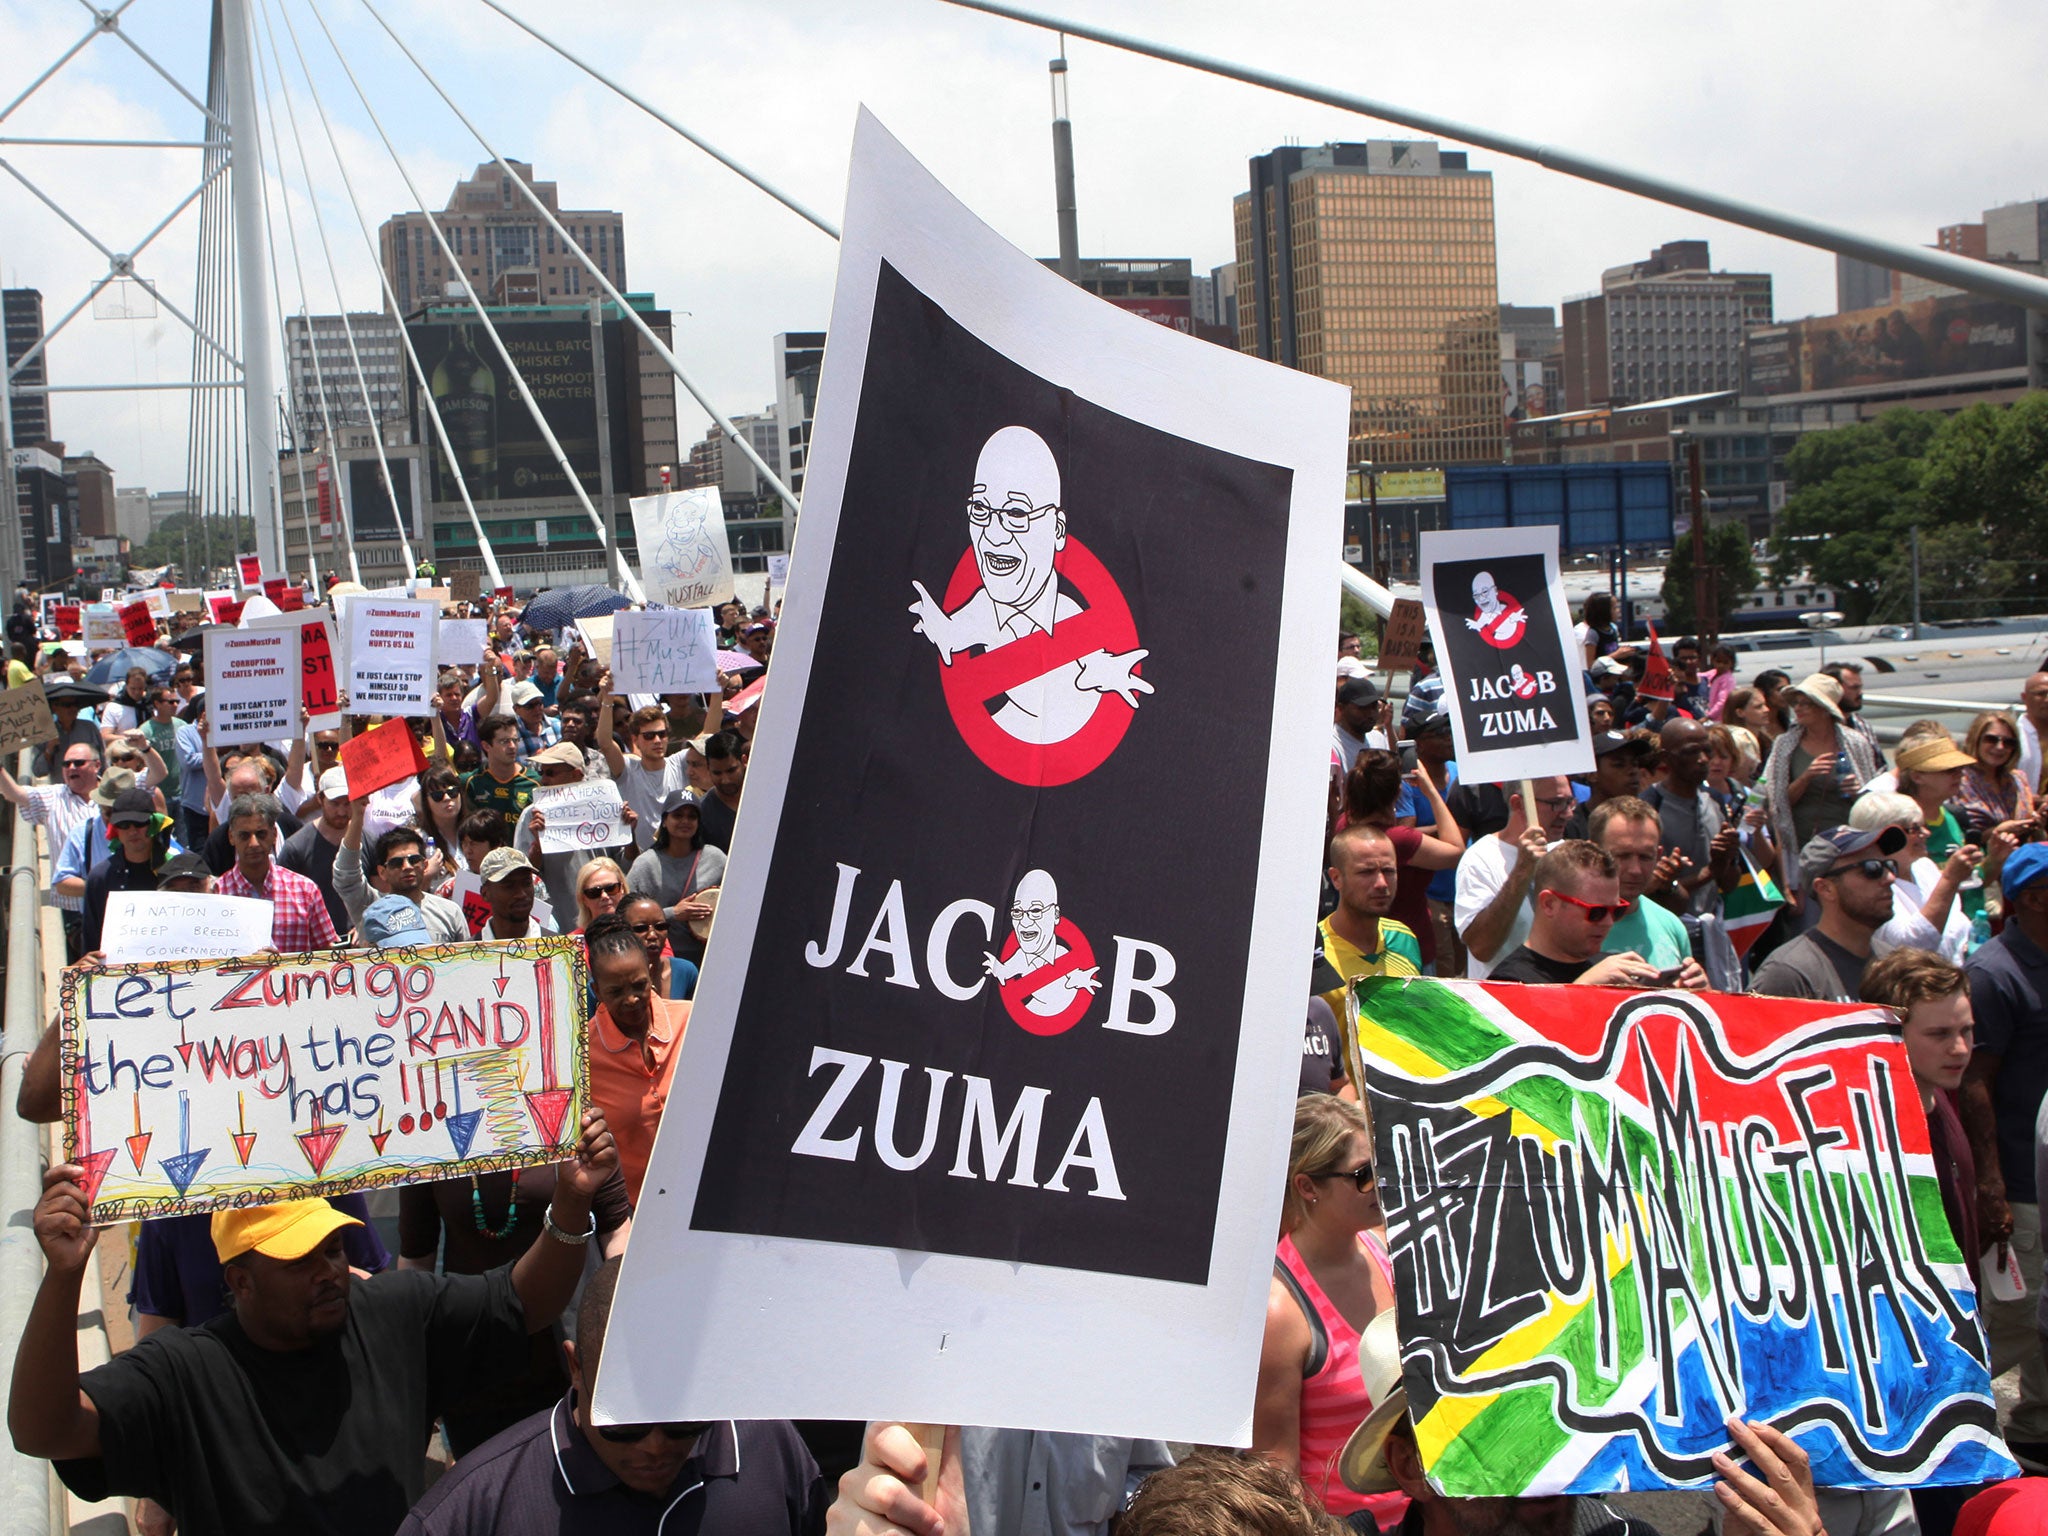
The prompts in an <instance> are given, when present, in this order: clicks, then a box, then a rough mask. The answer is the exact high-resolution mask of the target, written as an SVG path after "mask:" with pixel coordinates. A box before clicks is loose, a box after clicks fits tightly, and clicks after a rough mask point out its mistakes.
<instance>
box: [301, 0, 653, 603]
mask: <svg viewBox="0 0 2048 1536" xmlns="http://www.w3.org/2000/svg"><path fill="white" fill-rule="evenodd" d="M306 5H307V8H308V9H309V10H311V11H312V13H313V19H314V20H315V21H317V22H318V23H319V24H320V30H321V31H322V32H324V33H325V34H326V35H327V46H328V47H329V48H331V49H333V50H334V57H335V58H336V60H337V61H339V63H340V64H341V68H342V72H343V73H344V74H346V75H347V76H348V82H349V84H350V85H351V86H353V87H354V88H355V93H356V99H357V100H358V101H360V102H361V103H362V104H363V110H364V111H365V112H367V113H368V114H369V117H370V121H371V123H372V124H373V125H375V127H376V129H377V137H378V138H380V139H382V140H383V141H384V148H385V150H386V152H387V153H389V154H390V156H391V161H392V164H394V165H396V166H397V167H398V174H399V175H400V176H402V177H404V178H405V185H406V190H407V191H408V192H410V193H411V194H412V198H413V201H414V202H415V203H416V204H418V206H419V208H420V211H421V212H423V213H426V215H427V227H428V228H429V229H431V230H433V232H434V241H435V243H436V244H437V245H439V246H440V248H441V255H442V258H443V259H444V260H445V261H446V262H447V263H448V266H449V270H450V271H452V272H453V273H454V274H455V276H456V279H457V281H459V282H460V283H461V284H462V291H463V293H464V294H465V295H466V296H467V297H468V299H469V303H470V307H471V308H472V309H474V310H475V311H476V317H477V319H479V320H481V321H482V322H483V327H484V330H485V332H486V333H487V334H488V335H489V336H490V338H491V341H492V343H493V344H494V345H495V346H496V347H497V349H498V355H499V356H500V357H501V358H503V359H504V361H505V368H506V370H507V372H509V373H510V374H511V376H512V384H513V387H514V388H516V389H517V390H518V391H519V398H520V399H521V400H522V401H524V402H525V403H526V409H527V410H528V411H529V412H530V413H531V414H532V416H533V422H534V425H535V426H537V427H539V428H540V434H541V437H542V438H543V439H544V440H545V441H546V443H547V445H548V447H549V449H550V450H551V451H552V452H553V453H554V455H555V462H556V463H557V464H558V465H560V466H561V470H562V474H563V476H564V477H565V478H566V479H567V480H568V482H569V488H570V489H571V490H573V491H574V492H575V493H576V499H577V500H578V501H579V502H581V503H582V504H583V510H584V511H585V512H586V513H587V514H589V517H590V521H591V525H592V526H593V527H595V528H596V529H597V537H598V541H599V543H600V544H601V545H602V546H603V547H604V549H605V550H606V552H607V553H608V554H609V555H610V556H611V558H612V559H613V560H614V561H616V562H617V572H618V575H619V578H620V580H621V581H622V582H623V584H624V586H625V589H626V594H627V595H628V596H629V597H631V598H632V599H633V600H634V601H635V602H642V603H644V602H645V601H647V593H646V591H645V590H644V589H643V588H642V587H641V585H640V578H639V577H638V576H636V575H635V574H634V573H633V567H632V566H631V565H630V564H628V563H627V561H626V558H625V555H624V553H623V552H622V551H620V550H618V549H617V548H616V546H615V545H614V543H613V541H612V540H611V538H610V537H609V536H608V535H607V534H606V532H605V526H604V518H603V516H602V515H601V514H600V513H599V512H598V510H597V508H596V507H595V506H594V505H593V504H592V503H591V500H590V493H589V492H587V491H586V490H584V488H583V478H582V476H580V475H578V474H577V473H576V471H575V470H574V469H573V468H571V467H570V464H569V456H568V454H566V453H564V452H563V451H562V445H561V443H560V441H558V440H557V439H556V437H555V429H554V428H553V427H551V426H549V425H548V420H547V417H546V416H545V415H544V414H543V413H542V411H541V408H540V404H539V402H538V401H536V400H535V399H534V398H533V392H532V391H531V390H529V389H528V388H527V387H526V379H525V376H524V375H522V374H521V373H520V371H519V365H518V364H517V363H515V362H513V361H512V352H511V349H510V348H509V347H507V346H506V345H505V338H504V337H503V336H501V335H499V334H498V328H497V326H496V325H494V324H492V323H491V317H490V315H489V313H488V312H487V310H486V308H485V305H484V301H483V300H482V298H480V297H479V296H478V294H477V291H476V285H475V284H473V283H472V282H470V280H469V273H468V272H467V271H466V270H465V269H464V267H463V265H462V258H461V257H459V256H457V255H456V254H455V250H454V248H453V247H452V246H450V245H449V243H448V236H447V233H446V232H445V231H444V230H443V229H442V228H441V221H440V220H439V219H436V218H435V217H434V216H433V214H432V213H431V212H429V211H428V210H427V203H426V199H425V198H423V197H421V196H420V189H419V187H418V185H417V184H416V183H415V182H414V181H413V179H412V173H411V172H410V171H408V170H407V169H406V168H405V162H404V161H403V160H402V159H400V158H399V154H398V150H397V148H396V146H394V145H393V144H392V142H391V136H390V135H389V134H387V133H386V132H385V131H384V122H383V119H381V118H379V117H378V116H377V109H376V108H375V107H373V106H371V105H370V98H369V96H368V94H366V93H365V92H364V90H363V85H362V82H361V81H360V80H358V79H357V78H356V72H355V70H354V68H353V67H351V65H350V64H349V62H348V56H347V55H346V54H344V53H343V52H342V51H341V43H340V41H339V40H338V39H337V38H336V37H335V35H334V30H333V29H332V28H331V27H329V26H328V25H327V18H326V17H325V16H323V15H321V14H320V6H319V4H318V0H306ZM371 14H372V15H375V14H376V13H375V12H374V11H373V12H372V13H371ZM382 20H383V18H382V17H378V21H379V22H380V23H381V22H382ZM286 25H287V26H289V25H290V19H289V17H287V19H286ZM385 30H386V31H387V32H388V31H389V30H390V28H388V27H386V28H385ZM399 46H400V47H403V46H404V44H400V45H399ZM437 89H438V87H437ZM501 163H502V162H501ZM508 174H511V173H510V172H509V169H508ZM512 179H513V181H514V182H516V183H518V184H519V185H520V186H521V187H524V186H525V183H524V182H523V181H522V180H521V179H520V178H519V177H518V176H517V175H513V177H512ZM621 307H622V308H623V307H624V306H623V305H622V306H621ZM599 426H600V430H602V429H603V426H604V424H603V423H600V424H599Z"/></svg>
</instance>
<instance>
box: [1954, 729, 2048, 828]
mask: <svg viewBox="0 0 2048 1536" xmlns="http://www.w3.org/2000/svg"><path fill="white" fill-rule="evenodd" d="M1963 750H1964V751H1965V752H1967V753H1969V755H1970V757H1971V759H1972V761H1971V763H1970V766H1969V767H1967V768H1965V769H1964V770H1963V776H1962V780H1961V782H1960V783H1958V784H1957V785H1956V792H1955V793H1954V794H1953V795H1952V796H1950V797H1949V802H1948V808H1949V809H1950V810H1951V811H1953V812H1955V815H1956V819H1957V820H1958V821H1960V822H1961V823H1962V824H1963V831H1964V834H1965V835H1966V836H1968V837H1969V838H1970V839H1971V841H1973V842H1978V843H1981V842H1984V841H1986V840H1987V839H1988V838H1989V837H1990V836H1991V829H1992V828H1994V827H1996V826H1999V825H2000V824H2001V823H2004V822H2008V821H2027V820H2030V819H2031V818H2032V817H2033V814H2034V811H2035V809H2036V806H2035V801H2034V795H2033V792H2032V791H2031V790H2029V789H2028V788H2027V785H2026V781H2025V780H2024V779H2023V778H2021V776H2020V775H2019V774H2018V773H2017V772H2015V771H2014V770H2015V769H2017V768H2018V767H2019V761H2020V726H2019V721H2018V720H2016V719H2014V718H2013V716H2012V714H2011V713H2010V712H2009V711H2007V710H2003V709H1987V710H1985V711H1984V713H1983V714H1981V715H1979V716H1978V717H1977V718H1976V719H1974V720H1972V721H1971V722H1970V729H1969V732H1968V734H1966V735H1965V736H1964V737H1963Z"/></svg>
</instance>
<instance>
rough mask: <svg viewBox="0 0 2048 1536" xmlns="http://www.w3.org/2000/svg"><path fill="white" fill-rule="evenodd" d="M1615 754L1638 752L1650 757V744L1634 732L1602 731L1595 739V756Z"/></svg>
mask: <svg viewBox="0 0 2048 1536" xmlns="http://www.w3.org/2000/svg"><path fill="white" fill-rule="evenodd" d="M1615 752H1637V753H1640V754H1642V755H1643V756H1644V757H1648V756H1649V755H1650V752H1651V746H1650V743H1649V742H1647V741H1645V740H1644V739H1643V738H1642V737H1641V736H1639V735H1637V734H1636V733H1635V732H1633V731H1601V732H1600V733H1599V734H1597V735H1596V736H1594V738H1593V755H1594V756H1595V757H1607V756H1609V755H1611V754H1612V753H1615Z"/></svg>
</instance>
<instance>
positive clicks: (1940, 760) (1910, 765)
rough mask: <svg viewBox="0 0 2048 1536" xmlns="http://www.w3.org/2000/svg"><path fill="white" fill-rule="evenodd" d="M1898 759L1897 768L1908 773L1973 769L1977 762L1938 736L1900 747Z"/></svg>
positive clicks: (1950, 742) (1952, 743) (1953, 744)
mask: <svg viewBox="0 0 2048 1536" xmlns="http://www.w3.org/2000/svg"><path fill="white" fill-rule="evenodd" d="M1898 758H1899V766H1900V767H1901V768H1903V769H1905V770H1906V772H1908V773H1939V772H1941V770H1942V769H1944V768H1970V767H1974V766H1975V765H1976V762H1977V759H1975V758H1974V757H1972V756H1970V754H1969V753H1967V752H1965V751H1964V750H1963V749H1962V748H1961V747H1959V746H1957V745H1956V744H1955V743H1954V742H1953V741H1949V740H1946V739H1945V738H1943V737H1940V736H1929V737H1928V738H1926V739H1925V740H1924V741H1916V742H1914V743H1913V745H1911V746H1910V747H1900V748H1899V753H1898Z"/></svg>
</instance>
